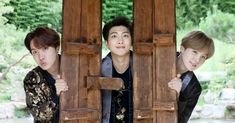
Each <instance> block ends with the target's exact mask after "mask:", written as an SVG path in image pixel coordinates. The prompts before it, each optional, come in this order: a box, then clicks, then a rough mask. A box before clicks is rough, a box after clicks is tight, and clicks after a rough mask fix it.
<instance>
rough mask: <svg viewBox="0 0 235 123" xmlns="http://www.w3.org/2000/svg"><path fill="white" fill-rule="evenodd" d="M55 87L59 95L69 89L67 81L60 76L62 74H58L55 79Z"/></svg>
mask: <svg viewBox="0 0 235 123" xmlns="http://www.w3.org/2000/svg"><path fill="white" fill-rule="evenodd" d="M55 87H56V94H57V95H60V92H62V91H67V90H68V85H67V82H65V81H64V79H62V78H61V77H60V75H58V76H57V78H56V80H55Z"/></svg>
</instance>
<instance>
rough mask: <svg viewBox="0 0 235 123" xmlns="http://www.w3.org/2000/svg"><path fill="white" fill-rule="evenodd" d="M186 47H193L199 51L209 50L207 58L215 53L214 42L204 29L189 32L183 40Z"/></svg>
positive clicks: (182, 44) (182, 43)
mask: <svg viewBox="0 0 235 123" xmlns="http://www.w3.org/2000/svg"><path fill="white" fill-rule="evenodd" d="M181 46H183V47H184V48H185V49H187V48H192V49H195V50H199V51H205V52H207V59H208V58H210V57H211V56H213V54H214V50H215V47H214V42H213V40H212V39H211V38H210V37H208V36H207V35H206V34H205V33H203V32H202V31H192V32H190V33H188V34H187V35H186V36H185V37H184V38H183V39H182V42H181Z"/></svg>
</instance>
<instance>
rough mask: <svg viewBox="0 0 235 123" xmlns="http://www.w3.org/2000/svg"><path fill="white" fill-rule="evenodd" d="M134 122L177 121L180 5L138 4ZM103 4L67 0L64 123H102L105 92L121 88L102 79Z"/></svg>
mask: <svg viewBox="0 0 235 123" xmlns="http://www.w3.org/2000/svg"><path fill="white" fill-rule="evenodd" d="M133 2H134V3H133V5H134V10H133V13H134V20H133V22H134V37H133V38H134V42H133V50H134V72H133V75H134V76H133V80H134V82H133V83H134V98H133V100H134V123H176V122H177V102H176V93H175V91H173V90H170V89H169V88H168V86H167V82H168V81H170V80H171V79H172V77H174V76H175V51H176V50H175V34H176V33H175V27H176V26H175V1H174V0H133ZM101 3H102V0H64V1H63V26H62V65H61V69H62V74H63V75H62V77H63V78H64V79H65V80H66V81H67V82H68V86H69V90H68V91H67V92H65V93H61V102H60V122H61V123H101V95H100V93H101V92H100V90H101V89H110V90H115V89H119V88H120V87H121V86H122V82H121V80H120V79H114V78H102V77H99V75H100V64H101V48H102V47H101V43H102V41H101V39H102V38H101V34H102V26H101V10H102V7H101Z"/></svg>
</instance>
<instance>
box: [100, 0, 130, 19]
mask: <svg viewBox="0 0 235 123" xmlns="http://www.w3.org/2000/svg"><path fill="white" fill-rule="evenodd" d="M132 9H133V0H103V1H102V13H103V14H102V18H103V22H105V23H106V22H107V21H109V20H111V19H112V18H114V17H115V16H119V15H122V16H127V17H128V18H129V19H132V18H133V15H132V13H133V12H132Z"/></svg>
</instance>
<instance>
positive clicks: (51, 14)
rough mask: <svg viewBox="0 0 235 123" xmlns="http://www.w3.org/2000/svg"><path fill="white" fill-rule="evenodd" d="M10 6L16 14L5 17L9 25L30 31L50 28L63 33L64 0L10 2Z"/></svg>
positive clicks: (20, 0)
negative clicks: (37, 28)
mask: <svg viewBox="0 0 235 123" xmlns="http://www.w3.org/2000/svg"><path fill="white" fill-rule="evenodd" d="M7 5H8V6H12V7H13V8H14V12H12V13H6V14H5V15H4V16H5V17H7V19H8V20H9V21H8V23H10V24H14V25H16V27H17V28H22V29H24V30H30V29H32V28H35V27H38V26H49V27H53V28H55V29H57V30H58V31H61V27H62V15H61V13H62V0H43V1H42V0H34V1H33V2H32V1H31V0H10V2H9V4H7Z"/></svg>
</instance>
